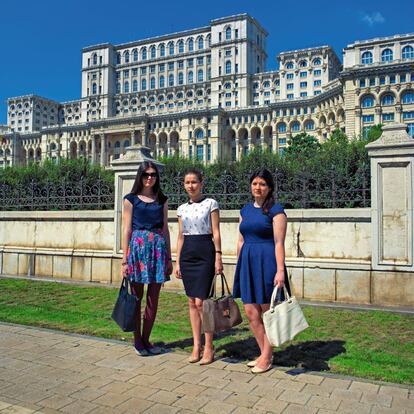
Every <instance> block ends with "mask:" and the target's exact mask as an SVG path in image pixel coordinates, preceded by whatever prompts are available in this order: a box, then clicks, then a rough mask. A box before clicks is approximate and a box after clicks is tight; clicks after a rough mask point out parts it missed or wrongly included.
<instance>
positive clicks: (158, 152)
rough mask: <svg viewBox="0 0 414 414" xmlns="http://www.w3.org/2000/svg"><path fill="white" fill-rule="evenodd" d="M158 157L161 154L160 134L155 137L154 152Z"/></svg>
mask: <svg viewBox="0 0 414 414" xmlns="http://www.w3.org/2000/svg"><path fill="white" fill-rule="evenodd" d="M154 155H155V156H156V157H157V158H158V157H159V155H160V137H159V135H157V136H156V137H155V154H154Z"/></svg>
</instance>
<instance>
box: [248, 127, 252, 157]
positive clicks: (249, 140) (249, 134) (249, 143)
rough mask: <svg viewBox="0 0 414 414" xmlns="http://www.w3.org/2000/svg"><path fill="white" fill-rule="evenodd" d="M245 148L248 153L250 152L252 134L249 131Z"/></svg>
mask: <svg viewBox="0 0 414 414" xmlns="http://www.w3.org/2000/svg"><path fill="white" fill-rule="evenodd" d="M247 148H248V149H249V152H250V151H251V150H252V132H251V130H250V129H249V130H248V132H247Z"/></svg>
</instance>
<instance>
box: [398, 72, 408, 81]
mask: <svg viewBox="0 0 414 414" xmlns="http://www.w3.org/2000/svg"><path fill="white" fill-rule="evenodd" d="M406 79H407V76H406V75H405V73H404V75H400V83H404V82H406Z"/></svg>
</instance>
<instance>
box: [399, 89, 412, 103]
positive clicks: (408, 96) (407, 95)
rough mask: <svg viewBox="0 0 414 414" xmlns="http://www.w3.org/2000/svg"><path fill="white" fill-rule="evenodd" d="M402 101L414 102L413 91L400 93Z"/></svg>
mask: <svg viewBox="0 0 414 414" xmlns="http://www.w3.org/2000/svg"><path fill="white" fill-rule="evenodd" d="M401 101H402V103H403V104H412V103H414V92H412V91H409V92H405V93H404V94H403V95H402V100H401Z"/></svg>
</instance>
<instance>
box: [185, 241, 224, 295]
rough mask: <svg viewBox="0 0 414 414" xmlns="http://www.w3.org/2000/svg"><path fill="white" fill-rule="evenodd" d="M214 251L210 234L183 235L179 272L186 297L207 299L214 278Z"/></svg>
mask: <svg viewBox="0 0 414 414" xmlns="http://www.w3.org/2000/svg"><path fill="white" fill-rule="evenodd" d="M215 258H216V251H215V247H214V243H213V236H212V235H211V234H196V235H184V244H183V247H182V249H181V254H180V271H181V276H182V279H183V283H184V289H185V293H186V295H187V296H189V297H192V298H200V299H207V298H208V297H209V293H210V288H211V283H212V281H213V277H214V272H215V269H214V264H215Z"/></svg>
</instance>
